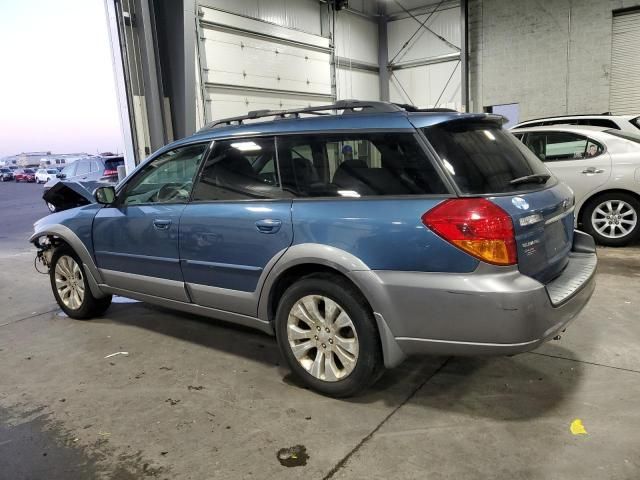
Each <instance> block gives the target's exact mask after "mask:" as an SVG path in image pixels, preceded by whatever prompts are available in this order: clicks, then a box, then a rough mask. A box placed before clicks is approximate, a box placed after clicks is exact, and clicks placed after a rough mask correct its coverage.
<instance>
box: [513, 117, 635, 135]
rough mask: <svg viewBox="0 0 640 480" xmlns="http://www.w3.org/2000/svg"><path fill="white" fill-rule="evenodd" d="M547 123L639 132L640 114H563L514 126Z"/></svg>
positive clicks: (535, 125) (531, 125)
mask: <svg viewBox="0 0 640 480" xmlns="http://www.w3.org/2000/svg"><path fill="white" fill-rule="evenodd" d="M549 125H584V126H592V127H604V128H615V129H616V130H623V131H626V132H633V133H640V116H636V115H607V114H604V115H565V116H561V117H546V118H536V119H533V120H527V121H526V122H521V123H519V124H517V125H515V126H514V127H511V129H512V130H514V129H516V128H525V127H526V128H529V127H546V126H549Z"/></svg>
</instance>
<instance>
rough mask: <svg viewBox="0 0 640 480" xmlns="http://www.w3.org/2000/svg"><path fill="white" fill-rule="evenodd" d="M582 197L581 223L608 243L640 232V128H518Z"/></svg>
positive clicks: (579, 207) (578, 210)
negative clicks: (627, 129)
mask: <svg viewBox="0 0 640 480" xmlns="http://www.w3.org/2000/svg"><path fill="white" fill-rule="evenodd" d="M512 133H513V134H514V135H515V136H516V137H517V138H519V139H520V140H521V141H522V142H523V143H524V144H525V145H526V146H527V147H529V149H531V151H532V152H533V153H535V154H536V156H537V157H538V158H539V159H540V160H542V161H543V162H544V163H545V165H546V166H547V167H548V168H549V170H551V172H553V174H554V175H556V176H557V177H558V178H559V179H560V180H562V181H564V182H565V183H567V185H569V186H570V187H571V188H572V189H573V191H574V193H575V196H576V206H575V208H576V216H575V218H576V224H577V225H578V226H579V227H580V228H582V229H583V230H584V231H586V232H588V233H590V234H591V235H593V237H594V238H595V239H596V241H597V242H598V243H600V244H602V245H609V246H623V245H627V244H629V243H630V242H632V241H634V240H635V239H637V238H638V237H639V236H640V130H638V132H637V133H636V132H629V131H625V130H617V129H607V128H602V127H580V126H571V125H553V126H545V127H534V128H518V129H513V130H512Z"/></svg>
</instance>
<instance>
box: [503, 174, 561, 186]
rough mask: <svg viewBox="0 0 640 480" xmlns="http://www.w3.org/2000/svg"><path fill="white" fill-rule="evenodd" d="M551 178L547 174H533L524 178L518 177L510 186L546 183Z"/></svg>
mask: <svg viewBox="0 0 640 480" xmlns="http://www.w3.org/2000/svg"><path fill="white" fill-rule="evenodd" d="M550 178H551V175H549V174H548V173H534V174H532V175H525V176H524V177H518V178H514V179H513V180H511V181H510V182H509V183H510V184H511V185H520V184H523V183H546V181H547V180H549V179H550Z"/></svg>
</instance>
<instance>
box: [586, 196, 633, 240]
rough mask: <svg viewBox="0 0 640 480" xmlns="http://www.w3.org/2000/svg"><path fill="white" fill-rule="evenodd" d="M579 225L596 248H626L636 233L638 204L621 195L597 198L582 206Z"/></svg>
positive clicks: (629, 197) (631, 197) (630, 198)
mask: <svg viewBox="0 0 640 480" xmlns="http://www.w3.org/2000/svg"><path fill="white" fill-rule="evenodd" d="M582 225H583V228H584V230H585V232H587V233H589V234H590V235H592V236H593V238H594V239H595V240H596V242H597V243H599V244H600V245H606V246H609V247H623V246H625V245H628V244H629V243H631V242H632V241H634V240H635V239H636V238H638V235H639V234H640V201H638V199H637V198H636V197H634V196H633V195H630V194H628V193H622V192H621V193H617V192H611V193H605V194H602V195H598V196H596V197H594V198H592V199H591V200H589V202H588V203H587V205H586V206H585V209H584V213H583V216H582Z"/></svg>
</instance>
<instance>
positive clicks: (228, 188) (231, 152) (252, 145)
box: [193, 138, 291, 201]
mask: <svg viewBox="0 0 640 480" xmlns="http://www.w3.org/2000/svg"><path fill="white" fill-rule="evenodd" d="M287 196H289V197H290V196H291V195H287V194H285V193H284V192H283V191H282V190H281V188H280V180H279V175H278V169H277V166H276V155H275V147H274V140H273V138H238V139H233V140H220V141H216V142H215V143H214V147H213V151H212V153H211V155H210V156H209V158H208V159H207V163H206V164H205V165H204V167H203V169H202V173H201V174H200V178H199V179H198V183H197V185H196V187H195V189H194V191H193V200H194V201H213V200H252V199H265V198H283V197H287Z"/></svg>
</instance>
